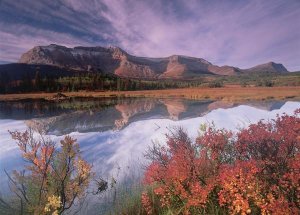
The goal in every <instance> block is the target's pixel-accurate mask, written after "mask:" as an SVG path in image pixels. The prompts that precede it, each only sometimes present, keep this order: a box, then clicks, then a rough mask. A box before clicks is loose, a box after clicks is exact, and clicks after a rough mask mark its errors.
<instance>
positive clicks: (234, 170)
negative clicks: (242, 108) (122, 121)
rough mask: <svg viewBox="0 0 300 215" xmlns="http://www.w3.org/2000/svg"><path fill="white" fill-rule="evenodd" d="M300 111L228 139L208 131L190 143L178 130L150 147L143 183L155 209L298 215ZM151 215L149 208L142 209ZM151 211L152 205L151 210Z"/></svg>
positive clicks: (227, 135) (224, 134) (221, 133)
mask: <svg viewBox="0 0 300 215" xmlns="http://www.w3.org/2000/svg"><path fill="white" fill-rule="evenodd" d="M299 113H300V109H299V110H297V111H295V114H294V115H293V116H288V115H286V114H284V115H283V116H277V118H276V119H275V120H272V121H260V122H258V123H257V124H252V125H250V126H249V127H248V128H245V129H243V130H240V131H239V132H238V133H237V134H234V135H233V134H232V133H231V132H229V131H226V130H219V129H215V128H213V127H209V128H206V129H205V132H204V134H203V135H201V136H199V137H198V138H197V140H196V142H195V143H192V141H191V140H190V139H189V137H188V135H187V134H186V132H184V131H183V129H182V128H179V129H177V130H176V131H175V132H174V133H171V134H170V135H167V147H159V146H157V145H155V146H154V147H153V148H152V149H151V150H149V152H148V154H147V156H148V158H151V160H152V163H151V164H150V165H149V166H148V168H147V170H146V172H145V178H144V182H145V183H146V184H148V185H151V186H153V187H154V195H155V197H156V198H158V199H159V205H156V206H155V207H160V208H162V209H165V210H171V211H172V210H173V211H177V212H178V211H180V212H182V213H184V214H198V213H205V214H206V213H209V214H211V213H230V214H250V213H253V214H257V213H259V214H299V213H300V209H299V208H300V200H299V197H300V153H299V150H300V118H299ZM149 199H150V198H149V196H148V197H147V193H143V203H144V202H145V204H144V205H145V209H147V211H148V212H149V214H151V211H154V210H153V209H154V208H151V204H149V202H148V203H147V201H146V200H149ZM152 207H154V206H153V204H152Z"/></svg>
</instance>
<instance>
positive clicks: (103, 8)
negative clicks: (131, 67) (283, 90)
mask: <svg viewBox="0 0 300 215" xmlns="http://www.w3.org/2000/svg"><path fill="white" fill-rule="evenodd" d="M51 43H56V44H61V45H65V46H68V47H73V46H109V45H114V46H119V47H121V48H123V49H124V50H126V51H127V52H129V53H130V54H134V55H141V56H151V57H165V56H169V55H172V54H182V55H190V56H195V57H201V58H205V59H206V60H208V61H210V62H212V63H214V64H218V65H234V66H238V67H240V68H247V67H251V66H254V65H256V64H260V63H265V62H268V61H275V62H280V63H283V64H284V65H285V66H286V67H287V69H288V70H290V71H295V70H300V0H188V1H187V0H182V1H180V0H173V1H167V0H149V1H146V0H145V1H141V0H135V1H133V0H85V1H82V0H51V1H49V0H0V62H1V63H7V62H16V61H17V60H18V59H19V57H20V55H21V54H22V53H23V52H25V51H26V50H28V49H30V48H32V47H33V46H36V45H49V44H51Z"/></svg>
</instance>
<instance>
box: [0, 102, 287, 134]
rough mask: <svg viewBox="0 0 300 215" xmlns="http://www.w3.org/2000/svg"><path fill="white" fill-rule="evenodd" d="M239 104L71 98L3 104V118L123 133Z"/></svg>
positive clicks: (62, 129) (62, 130)
mask: <svg viewBox="0 0 300 215" xmlns="http://www.w3.org/2000/svg"><path fill="white" fill-rule="evenodd" d="M284 103H285V102H282V101H266V102H246V103H244V104H246V105H249V106H252V107H256V108H259V109H264V110H269V111H271V110H274V109H279V108H280V107H281V106H282V105H284ZM238 105H239V103H229V102H223V101H196V100H185V99H150V98H148V99H147V98H140V99H133V98H123V99H117V98H114V99H105V98H104V99H100V100H99V99H98V100H96V99H94V100H91V99H72V100H65V101H62V102H53V101H52V102H49V101H43V100H34V101H22V102H0V119H16V120H26V124H27V125H28V126H31V127H36V126H39V127H42V128H43V129H44V130H45V131H46V132H47V133H48V134H55V135H65V134H69V133H71V132H80V133H87V132H96V131H101V132H103V131H107V130H120V129H123V128H124V127H126V126H128V125H129V124H130V123H132V122H136V121H141V120H147V119H171V120H183V119H188V118H195V117H200V116H204V115H205V114H207V113H208V112H210V111H212V110H214V109H218V108H232V107H235V106H238Z"/></svg>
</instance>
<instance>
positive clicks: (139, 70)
mask: <svg viewBox="0 0 300 215" xmlns="http://www.w3.org/2000/svg"><path fill="white" fill-rule="evenodd" d="M19 62H20V63H25V64H43V65H51V66H57V67H61V68H67V69H75V70H80V71H90V69H92V70H94V71H99V70H101V71H103V72H105V73H110V74H115V75H118V76H121V77H128V78H144V79H148V78H150V79H154V78H172V79H180V78H195V77H199V76H201V75H236V74H239V73H240V72H255V71H256V72H257V71H259V72H277V73H284V72H287V69H286V68H285V67H284V66H283V65H282V64H278V63H274V62H268V63H265V64H261V65H258V66H255V67H252V68H250V69H246V70H242V69H239V68H237V67H232V66H221V67H220V66H217V65H213V64H212V63H210V62H208V61H207V60H205V59H203V58H196V57H190V56H184V55H171V56H169V57H165V58H147V57H138V56H133V55H130V54H128V53H127V52H126V51H124V50H123V49H121V48H120V47H117V46H109V47H101V46H95V47H84V46H77V47H74V48H68V47H65V46H61V45H57V44H50V45H48V46H36V47H34V48H33V49H30V50H29V51H28V52H26V53H24V54H23V55H22V56H21V59H20V61H19Z"/></svg>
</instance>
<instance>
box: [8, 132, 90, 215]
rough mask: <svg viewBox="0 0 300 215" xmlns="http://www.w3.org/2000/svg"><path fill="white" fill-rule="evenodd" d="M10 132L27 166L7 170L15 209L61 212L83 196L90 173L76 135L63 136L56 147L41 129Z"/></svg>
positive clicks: (50, 212)
mask: <svg viewBox="0 0 300 215" xmlns="http://www.w3.org/2000/svg"><path fill="white" fill-rule="evenodd" d="M10 134H11V136H12V138H13V139H14V140H15V141H16V142H17V144H18V146H19V148H20V150H21V152H22V157H23V159H24V160H25V161H26V163H27V165H26V169H24V170H21V171H13V173H12V174H9V173H7V175H8V177H9V183H10V188H11V190H12V191H13V192H14V193H15V195H16V197H17V198H18V199H19V205H20V206H19V207H18V208H17V209H15V210H16V211H17V212H18V213H21V214H53V215H55V214H61V213H63V212H64V211H66V210H68V209H70V208H71V207H72V206H73V205H74V203H75V202H80V200H82V199H84V197H85V196H86V189H87V187H88V185H89V183H90V180H91V176H92V174H93V173H92V172H91V165H90V164H88V163H87V162H86V161H85V160H83V159H82V158H81V156H80V150H79V145H78V143H77V142H76V140H75V139H73V138H71V137H70V136H66V137H65V138H64V139H63V140H61V141H60V145H61V148H59V149H58V148H57V147H56V144H55V142H53V141H51V140H50V139H48V138H46V137H45V135H44V134H43V133H41V132H40V133H39V134H38V135H37V134H34V132H33V131H32V130H31V129H28V130H26V131H25V132H19V131H13V132H10ZM11 208H16V207H14V206H11Z"/></svg>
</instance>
